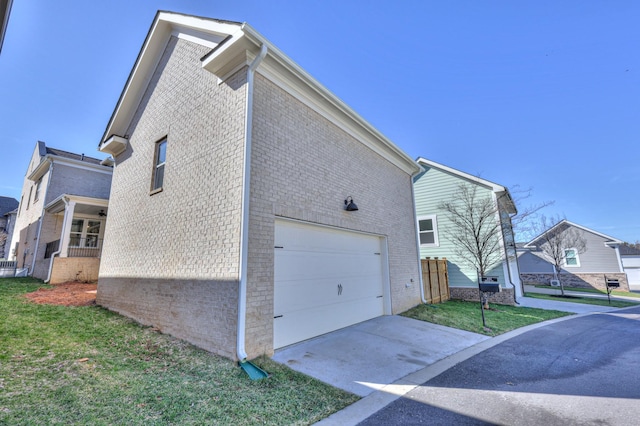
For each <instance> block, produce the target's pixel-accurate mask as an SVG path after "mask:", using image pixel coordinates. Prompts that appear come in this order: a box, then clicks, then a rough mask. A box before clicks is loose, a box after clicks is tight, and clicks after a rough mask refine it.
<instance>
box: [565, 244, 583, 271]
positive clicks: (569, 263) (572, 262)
mask: <svg viewBox="0 0 640 426" xmlns="http://www.w3.org/2000/svg"><path fill="white" fill-rule="evenodd" d="M564 266H566V267H568V268H572V267H573V268H577V267H580V258H579V257H578V250H576V249H575V248H570V249H565V250H564Z"/></svg>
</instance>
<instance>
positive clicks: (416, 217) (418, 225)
mask: <svg viewBox="0 0 640 426" xmlns="http://www.w3.org/2000/svg"><path fill="white" fill-rule="evenodd" d="M419 173H420V172H418V173H416V174H414V175H412V176H411V198H412V199H413V223H414V224H415V229H416V250H417V253H418V283H419V284H420V300H422V303H427V299H426V298H425V297H424V283H423V282H422V259H420V224H419V223H418V210H417V207H416V191H415V182H414V180H413V179H414V178H415V177H416V176H417V175H418V174H419Z"/></svg>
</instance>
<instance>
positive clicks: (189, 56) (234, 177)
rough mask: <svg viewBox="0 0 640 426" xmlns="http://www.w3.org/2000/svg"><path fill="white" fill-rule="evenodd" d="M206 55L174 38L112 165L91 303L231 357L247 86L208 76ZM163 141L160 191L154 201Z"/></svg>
mask: <svg viewBox="0 0 640 426" xmlns="http://www.w3.org/2000/svg"><path fill="white" fill-rule="evenodd" d="M210 50H211V49H210V47H206V46H201V45H199V44H196V43H193V42H190V41H187V40H184V39H178V38H176V37H172V38H171V39H170V40H169V42H168V44H167V47H166V49H165V51H164V54H163V56H162V58H161V60H160V62H159V64H158V67H157V68H156V70H155V73H154V75H153V77H152V78H151V81H150V83H149V86H148V88H147V90H146V93H145V95H144V97H143V98H142V101H141V104H140V106H139V107H138V110H137V112H136V114H135V115H134V118H133V121H132V122H131V124H130V126H129V130H128V132H127V133H128V136H129V138H128V139H129V144H128V146H127V149H126V150H125V151H124V152H123V153H122V154H120V155H118V156H117V157H116V167H115V170H114V177H113V185H112V191H111V198H110V203H109V222H108V224H107V227H106V232H105V242H104V246H103V252H102V262H101V265H100V277H99V281H98V295H97V301H98V303H99V304H101V305H104V306H106V307H108V308H110V309H113V310H115V311H118V312H121V313H123V314H125V315H128V316H130V317H133V318H135V319H137V320H138V321H140V322H142V323H144V324H154V325H155V326H157V327H159V328H160V329H161V330H163V332H166V333H169V334H174V335H176V336H179V337H181V338H183V339H185V340H188V341H191V342H193V343H195V344H197V345H198V346H200V347H203V348H205V349H207V350H210V351H212V352H215V353H218V354H221V355H224V356H227V357H229V358H233V357H234V356H235V351H234V349H235V343H236V342H235V330H236V318H237V288H238V260H239V253H240V237H239V235H240V208H241V201H242V198H241V195H242V192H241V189H242V169H243V158H242V157H243V156H242V153H243V151H242V143H243V134H244V132H243V128H244V103H245V93H246V90H245V77H246V72H244V71H242V72H239V73H237V74H236V75H235V76H233V77H232V78H231V79H229V80H227V81H226V82H225V83H224V84H220V85H218V82H217V77H216V76H214V75H213V74H211V73H210V72H208V71H206V70H204V69H203V68H202V66H201V61H200V59H201V58H202V57H203V56H204V55H205V54H206V53H208V52H209V51H210ZM165 136H166V137H167V140H168V143H167V154H166V166H165V175H164V184H163V190H162V192H159V193H156V194H153V195H150V189H151V182H152V170H153V165H154V149H155V143H156V142H157V141H158V140H160V139H162V138H164V137H165Z"/></svg>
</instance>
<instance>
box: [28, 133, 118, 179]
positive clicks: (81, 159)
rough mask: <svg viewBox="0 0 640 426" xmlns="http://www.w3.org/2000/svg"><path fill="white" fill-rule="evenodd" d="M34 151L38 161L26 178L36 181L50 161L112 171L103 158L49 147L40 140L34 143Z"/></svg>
mask: <svg viewBox="0 0 640 426" xmlns="http://www.w3.org/2000/svg"><path fill="white" fill-rule="evenodd" d="M36 151H37V152H38V155H39V156H40V163H38V165H37V166H36V167H35V168H34V169H33V171H32V172H31V173H30V174H28V175H27V179H29V180H31V181H33V182H36V181H37V180H38V179H40V178H41V177H42V176H43V175H44V174H45V173H46V172H47V170H49V164H50V163H51V162H57V163H63V164H66V165H71V166H75V167H80V168H83V169H88V170H93V171H98V172H101V173H112V169H113V167H112V166H109V165H107V164H104V163H105V161H104V160H100V159H98V158H94V157H89V156H87V155H84V154H75V153H73V152H69V151H64V150H62V149H57V148H49V147H48V146H46V144H45V143H44V142H42V141H38V143H37V144H36Z"/></svg>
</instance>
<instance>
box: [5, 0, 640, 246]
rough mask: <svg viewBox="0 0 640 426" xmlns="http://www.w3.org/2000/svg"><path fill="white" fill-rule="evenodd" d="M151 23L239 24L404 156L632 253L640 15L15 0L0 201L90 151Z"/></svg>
mask: <svg viewBox="0 0 640 426" xmlns="http://www.w3.org/2000/svg"><path fill="white" fill-rule="evenodd" d="M158 9H161V10H171V11H176V12H181V13H187V14H194V15H200V16H207V17H212V18H219V19H228V20H233V21H246V22H248V23H249V24H250V25H252V26H253V27H254V28H255V29H257V30H258V31H259V32H261V33H262V34H263V35H264V36H265V37H267V38H268V39H269V40H270V41H271V42H272V43H274V44H275V45H276V46H278V47H279V48H280V49H281V50H282V51H283V52H285V53H286V54H287V55H288V56H289V57H291V58H292V59H293V60H294V61H295V62H297V63H298V64H299V65H301V66H302V67H303V68H304V69H305V70H307V71H308V72H309V73H310V74H311V75H313V76H314V77H315V78H316V79H317V80H318V81H320V82H321V83H322V84H324V85H325V86H326V87H327V88H328V89H329V90H331V91H332V92H333V93H335V94H336V95H337V96H338V97H339V98H341V99H342V100H343V101H345V102H346V103H347V104H348V105H349V106H351V107H352V108H353V109H354V110H355V111H357V112H358V113H359V114H360V115H362V116H363V117H364V118H365V119H366V120H368V121H369V122H370V123H371V124H373V125H374V126H375V127H376V128H378V129H379V130H380V131H381V132H382V133H383V134H385V135H386V136H387V137H388V138H389V139H391V140H392V141H394V142H395V143H396V144H397V145H398V146H399V147H401V148H402V149H404V150H405V151H406V152H407V154H408V155H409V156H411V157H412V158H416V157H418V156H423V157H426V158H429V159H431V160H434V161H437V162H440V163H443V164H446V165H448V166H451V167H454V168H456V169H459V170H462V171H465V172H468V173H471V174H475V175H479V176H481V177H483V178H485V179H488V180H491V181H494V182H497V183H500V184H502V185H506V186H513V185H520V186H521V187H525V188H528V187H531V188H532V189H533V196H532V197H531V198H529V199H528V200H526V201H525V202H524V204H525V205H527V204H535V203H538V202H541V201H555V204H554V205H553V206H551V207H548V208H547V209H545V210H544V213H545V214H546V215H547V216H551V215H556V214H559V215H564V216H566V218H567V219H569V220H570V221H573V222H576V223H579V224H581V225H583V226H586V227H589V228H593V229H595V230H597V231H599V232H602V233H605V234H608V235H611V236H614V237H617V238H620V239H622V240H625V241H630V242H634V241H637V240H640V220H639V219H638V212H640V191H639V190H638V187H639V186H640V170H639V168H640V167H639V166H640V144H639V140H638V139H639V135H640V25H639V24H638V22H640V2H637V1H613V2H612V1H596V0H591V1H560V2H559V1H518V2H513V1H471V0H470V1H425V0H422V1H402V0H399V1H395V2H389V1H375V0H370V1H347V0H341V1H337V0H323V1H306V0H298V1H282V0H277V1H274V0H270V1H241V0H235V1H232V2H229V1H225V2H222V1H216V0H201V1H189V0H183V1H168V0H167V1H153V0H144V1H143V0H138V1H136V0H128V1H120V0H110V1H108V2H95V1H86V0H84V1H70V0H69V1H66V0H61V1H55V2H54V1H50V0H19V1H14V4H13V8H12V12H11V18H10V21H9V26H8V30H7V34H6V38H5V43H4V46H3V49H2V53H1V54H0V195H4V196H12V197H15V198H17V199H19V198H20V191H21V187H22V182H23V178H24V174H25V171H26V167H27V164H28V161H29V158H30V155H31V153H32V151H33V149H34V146H35V143H36V141H38V140H42V141H45V142H46V143H47V146H51V147H55V148H60V149H64V150H67V151H72V152H77V153H85V154H86V155H91V156H94V157H99V158H103V157H104V155H102V154H101V153H99V152H97V151H96V147H97V145H98V143H99V142H100V138H101V136H102V133H103V132H104V129H105V127H106V125H107V122H108V120H109V117H110V116H111V113H112V111H113V109H114V107H115V104H116V102H117V100H118V97H119V96H120V93H121V91H122V88H123V87H124V84H125V82H126V79H127V77H128V75H129V72H130V70H131V68H132V66H133V64H134V61H135V59H136V57H137V54H138V52H139V50H140V47H141V45H142V43H143V41H144V38H145V36H146V34H147V31H148V30H149V26H150V25H151V22H152V20H153V17H154V15H155V13H156V11H157V10H158Z"/></svg>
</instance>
